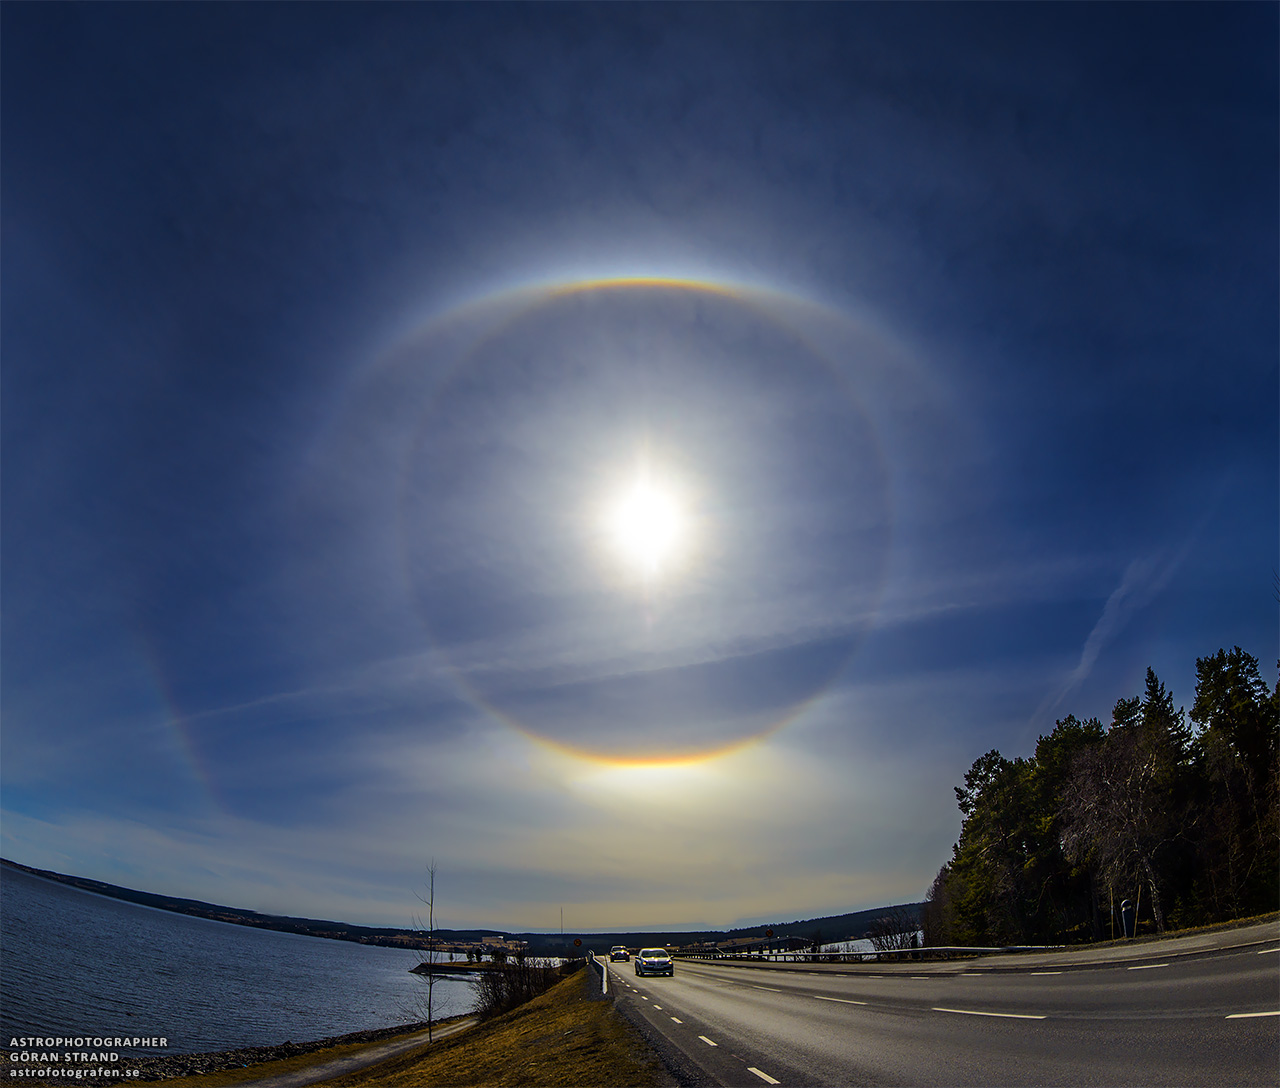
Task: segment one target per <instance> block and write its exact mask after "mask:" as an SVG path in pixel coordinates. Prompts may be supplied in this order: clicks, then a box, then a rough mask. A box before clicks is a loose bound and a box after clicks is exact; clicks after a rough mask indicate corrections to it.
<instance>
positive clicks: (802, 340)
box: [381, 275, 893, 767]
mask: <svg viewBox="0 0 1280 1088" xmlns="http://www.w3.org/2000/svg"><path fill="white" fill-rule="evenodd" d="M625 290H654V291H685V292H690V293H694V294H703V295H712V296H717V297H720V298H723V299H727V300H729V301H731V302H735V303H738V304H740V305H743V306H746V307H747V308H748V309H749V310H751V311H753V312H754V313H756V314H757V315H758V316H761V317H763V318H764V319H765V320H766V321H767V322H768V323H770V324H771V325H772V326H773V327H775V328H777V329H780V330H782V331H784V332H785V333H786V334H787V335H789V336H790V337H792V338H794V340H795V341H796V342H797V343H799V344H801V345H803V346H804V347H805V348H806V350H807V351H808V352H809V353H810V355H811V357H812V359H813V360H816V361H817V362H819V363H821V364H822V366H823V367H824V368H825V369H826V371H827V372H828V373H829V374H830V375H831V376H832V377H833V378H834V379H835V381H836V383H837V384H838V385H839V386H840V387H841V388H842V389H843V390H844V392H845V394H846V396H847V398H848V400H849V403H850V405H851V406H852V407H853V408H854V410H855V411H857V412H858V413H859V415H860V416H861V417H862V419H863V420H864V421H865V422H866V424H867V426H868V428H869V431H870V433H871V435H872V437H873V438H874V442H873V445H874V449H875V452H876V454H877V456H878V459H879V463H880V468H881V472H882V475H883V477H884V480H885V486H884V503H885V512H886V516H887V527H886V537H887V539H886V544H885V548H884V554H885V557H886V558H885V561H884V562H883V563H882V564H881V566H882V570H881V574H880V580H879V584H878V586H877V587H876V592H875V602H876V604H874V605H873V608H872V611H873V612H874V609H875V607H876V606H877V605H878V600H879V596H880V593H881V591H882V590H883V578H884V570H883V568H884V567H886V566H887V555H888V552H889V550H890V542H891V538H892V524H893V511H892V491H891V489H890V488H889V486H888V472H887V468H886V466H885V457H884V451H883V447H882V444H881V442H880V440H879V437H878V433H877V431H876V428H875V425H874V422H873V421H872V420H871V418H870V416H869V415H868V414H867V413H866V412H865V410H864V409H863V408H862V405H861V403H860V402H859V401H858V399H857V397H856V395H855V394H854V392H853V390H852V388H851V380H850V377H849V376H848V375H847V374H845V373H844V371H843V370H842V369H841V367H840V366H839V365H838V364H837V363H836V362H834V361H833V360H832V359H831V358H830V356H829V355H828V353H827V349H824V348H822V347H819V346H817V345H815V344H814V343H813V341H812V339H811V338H810V337H809V336H807V335H806V334H805V333H804V332H803V331H802V330H800V329H798V328H797V327H796V326H795V324H794V323H793V322H792V321H789V320H787V319H786V318H784V317H783V316H781V315H780V314H779V313H777V312H776V308H777V307H778V306H780V305H788V304H789V305H793V306H795V305H800V306H804V307H809V308H811V309H815V310H818V311H820V312H822V313H823V314H824V315H825V316H828V317H830V316H832V315H833V313H834V311H832V310H831V309H830V308H829V307H825V306H822V305H820V304H818V303H814V302H812V301H810V300H808V299H805V298H803V297H800V296H793V295H788V294H786V293H784V292H781V291H777V290H773V289H765V288H761V287H758V286H754V285H747V284H740V283H731V282H720V281H711V280H702V279H692V278H685V277H674V276H653V275H630V276H605V277H598V278H587V279H577V280H560V281H551V282H541V283H532V284H522V285H517V286H513V287H507V288H503V289H500V290H498V291H495V292H492V293H490V294H486V295H478V296H473V297H471V298H468V299H466V300H463V301H461V302H458V303H457V304H455V305H453V306H452V307H450V308H448V309H445V310H441V311H437V312H436V313H434V314H432V315H431V316H430V317H428V318H427V319H426V321H425V322H423V323H421V324H419V325H417V326H416V327H415V328H413V329H411V330H409V331H407V332H405V333H403V334H402V335H400V336H397V337H396V338H395V341H394V343H393V344H391V345H390V346H389V347H388V348H387V349H386V351H385V352H383V353H381V357H382V358H384V359H385V358H386V357H387V356H388V355H392V354H395V355H398V354H400V353H401V352H402V351H405V350H408V349H409V347H410V345H414V344H420V343H422V342H423V341H424V340H427V339H429V338H430V337H431V336H432V335H433V333H435V332H436V331H437V330H438V329H440V328H442V327H443V326H445V325H447V324H448V323H449V322H450V321H451V320H452V319H455V318H460V317H464V316H467V315H475V314H478V313H480V312H482V311H487V310H495V311H503V312H502V314H501V316H500V317H498V318H497V319H496V320H495V321H494V322H493V324H492V325H490V326H488V327H486V328H485V329H484V331H483V332H482V333H481V334H480V335H479V336H478V337H476V338H475V339H474V340H473V341H472V342H470V343H469V344H468V345H467V346H466V348H465V349H464V350H463V351H462V352H460V353H459V355H458V356H457V357H455V359H454V360H453V362H452V363H451V364H450V365H448V366H447V367H445V368H444V370H443V372H442V374H441V375H440V377H438V378H437V379H436V381H434V382H433V386H434V389H433V395H432V398H431V401H430V402H429V403H428V404H427V406H426V407H425V409H424V411H423V414H424V415H426V414H429V412H430V411H431V409H432V406H433V404H434V403H435V402H436V401H437V400H438V399H439V398H440V396H441V395H442V393H443V392H445V391H446V390H447V388H448V386H449V385H450V383H451V382H452V381H453V380H455V379H456V378H457V377H458V376H459V375H460V374H461V373H463V372H464V371H465V369H466V366H467V364H468V363H469V361H470V359H471V358H472V357H473V356H474V355H475V354H476V353H477V352H478V351H479V350H481V348H482V347H483V346H484V345H486V344H488V343H491V342H493V341H495V340H497V339H498V338H499V337H500V336H501V335H502V334H503V333H504V332H505V331H507V330H508V329H510V328H511V327H512V326H513V325H515V324H516V323H518V322H519V321H520V320H521V319H522V318H523V317H525V316H527V315H529V314H531V313H533V312H534V311H536V310H538V309H540V308H542V307H543V306H545V305H547V304H549V303H552V302H555V301H558V300H561V299H565V298H568V297H571V296H574V295H583V294H588V293H591V292H595V291H625ZM771 302H772V303H773V306H772V307H771V306H770V303H771ZM834 316H837V317H839V318H840V319H842V320H843V321H845V322H848V321H849V320H850V319H849V318H848V317H847V316H846V315H843V314H838V313H834ZM873 331H874V332H875V334H876V335H877V336H881V335H882V334H881V333H880V332H879V330H873ZM403 471H404V475H403V476H402V479H407V476H408V470H407V469H405V470H403ZM400 537H401V541H402V545H401V556H402V565H403V571H404V577H405V578H406V584H407V585H410V586H412V584H413V578H412V576H411V574H410V571H409V560H408V556H407V548H406V546H405V543H404V541H405V540H406V538H407V534H406V533H405V532H404V530H403V526H402V530H401V533H400ZM420 619H421V621H422V623H423V628H424V631H425V634H426V636H427V638H428V640H429V642H430V643H431V645H432V648H433V650H434V651H435V652H436V654H437V656H438V658H439V659H440V660H441V661H442V662H443V663H444V664H445V667H446V668H447V669H448V671H449V673H450V675H451V676H452V678H453V681H454V683H455V685H456V686H457V688H458V690H459V692H460V694H461V695H462V697H463V698H464V699H465V700H466V701H467V702H468V703H470V704H471V705H473V706H475V707H476V708H477V709H479V710H481V711H482V712H483V713H485V714H486V715H487V716H489V717H491V718H492V719H493V720H495V721H497V722H499V723H501V724H502V725H504V726H506V727H507V728H510V729H512V730H514V731H515V732H517V733H518V734H520V735H522V736H524V737H526V738H528V739H529V740H531V741H533V742H534V743H536V744H537V745H539V746H541V747H544V748H546V749H548V750H550V751H553V752H556V753H558V754H560V755H562V756H569V757H572V758H575V759H580V760H587V761H590V762H593V763H597V764H605V765H609V766H619V767H644V766H675V765H683V764H694V763H701V762H705V761H707V760H711V759H716V758H719V757H722V756H727V755H730V754H732V753H735V752H739V751H742V750H744V749H746V748H748V747H750V746H752V745H755V744H757V743H759V742H760V741H763V740H765V739H767V738H769V737H771V736H774V735H775V734H776V733H778V732H779V731H780V730H782V729H783V728H785V727H786V726H788V725H790V724H791V723H793V722H794V721H796V720H797V719H798V718H799V717H800V716H801V715H803V714H804V713H805V711H807V710H808V709H809V708H810V707H811V706H813V705H814V704H815V703H816V702H817V701H818V700H820V699H821V698H822V697H823V696H824V695H825V694H826V692H827V691H828V690H829V689H830V687H831V685H832V684H833V683H834V682H835V681H836V680H838V679H839V677H840V676H841V675H842V674H843V672H844V671H845V669H846V668H847V666H848V663H849V661H850V660H851V659H852V657H853V655H854V654H855V653H856V651H857V649H858V646H859V645H860V643H861V637H851V638H850V639H849V642H850V646H849V648H848V650H847V652H846V653H844V654H843V655H842V657H841V659H840V661H839V664H838V666H836V667H835V668H833V669H831V670H830V674H829V675H828V676H827V678H826V679H825V681H823V682H822V683H821V684H819V685H818V686H817V688H816V689H813V690H811V691H810V692H809V694H808V695H806V696H805V697H804V698H802V699H799V700H797V701H793V702H792V703H791V704H790V705H789V706H788V707H787V709H786V711H785V713H782V714H780V715H779V716H777V717H776V718H775V719H773V720H772V721H771V722H769V724H767V725H766V726H765V727H764V728H763V729H756V730H754V731H752V732H750V733H747V734H745V735H739V736H735V737H733V738H732V739H731V740H729V741H727V742H722V743H714V744H707V745H702V746H693V747H691V748H689V749H685V750H681V751H678V752H671V753H670V754H663V755H653V754H647V753H646V754H620V753H618V752H616V751H611V750H603V749H599V748H592V747H590V746H589V745H584V744H579V743H570V742H568V741H565V740H560V739H557V738H555V737H551V736H548V735H547V734H545V733H543V732H540V731H538V730H537V729H534V728H533V727H531V726H530V725H528V723H526V722H523V721H522V720H520V719H519V718H518V717H517V716H515V715H514V714H512V713H510V712H508V711H506V710H504V709H503V708H502V707H500V706H498V705H497V704H496V703H495V702H494V701H493V699H492V698H490V697H489V696H488V695H487V694H486V693H485V692H484V691H482V690H481V689H480V688H479V687H478V686H477V685H476V684H475V683H473V682H472V681H471V680H469V679H468V678H467V676H466V675H465V674H464V673H463V672H462V670H460V669H459V668H457V667H455V666H454V664H453V663H451V662H450V661H449V655H448V652H447V650H446V649H445V648H444V647H443V645H442V644H441V642H440V640H439V639H438V637H437V636H436V634H435V632H434V630H433V625H432V623H431V621H430V619H429V618H428V617H427V616H421V615H420Z"/></svg>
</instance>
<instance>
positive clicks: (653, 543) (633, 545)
mask: <svg viewBox="0 0 1280 1088" xmlns="http://www.w3.org/2000/svg"><path fill="white" fill-rule="evenodd" d="M605 522H606V529H607V531H608V535H609V538H610V540H611V542H612V543H613V546H614V548H615V550H616V551H617V552H618V554H619V555H620V556H621V557H622V558H623V559H624V560H625V561H626V562H627V564H628V566H630V567H631V568H632V569H633V570H635V571H637V572H638V573H640V574H641V575H643V576H644V577H645V578H646V579H652V578H655V577H656V576H658V575H659V574H660V573H662V572H663V570H664V569H666V568H668V567H670V566H671V564H672V563H673V562H674V561H675V560H676V559H677V558H678V557H679V555H680V552H681V551H682V549H683V548H684V547H685V545H686V543H687V536H688V518H687V515H686V513H685V511H684V509H683V504H682V503H681V500H680V496H679V493H678V492H677V491H676V489H675V488H673V487H672V486H671V485H669V484H665V483H663V482H662V481H661V480H657V479H654V478H653V476H652V475H651V474H650V473H649V472H647V471H641V472H640V473H638V474H637V476H636V477H635V478H634V479H633V480H632V481H631V483H630V484H629V485H627V486H626V488H625V489H624V490H623V492H622V493H621V494H620V495H619V496H618V497H617V498H616V499H615V500H614V501H613V502H612V503H611V504H610V505H609V507H608V509H607V513H606V516H605Z"/></svg>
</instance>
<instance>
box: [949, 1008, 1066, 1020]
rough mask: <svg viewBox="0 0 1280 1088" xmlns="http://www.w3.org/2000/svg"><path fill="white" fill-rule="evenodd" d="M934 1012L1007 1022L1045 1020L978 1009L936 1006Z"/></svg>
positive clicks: (1028, 1015) (1033, 1016)
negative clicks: (990, 1018)
mask: <svg viewBox="0 0 1280 1088" xmlns="http://www.w3.org/2000/svg"><path fill="white" fill-rule="evenodd" d="M933 1011H934V1012H954V1013H956V1014H957V1015H959V1016H1000V1017H1003V1018H1004V1019H1006V1020H1043V1019H1044V1017H1043V1016H1036V1015H1033V1014H1032V1013H1027V1012H981V1011H980V1010H978V1009H940V1008H938V1007H937V1006H936V1005H935V1006H934V1008H933Z"/></svg>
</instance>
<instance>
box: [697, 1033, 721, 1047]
mask: <svg viewBox="0 0 1280 1088" xmlns="http://www.w3.org/2000/svg"><path fill="white" fill-rule="evenodd" d="M698 1038H699V1039H701V1040H702V1041H703V1042H704V1043H706V1044H707V1046H719V1045H720V1044H719V1043H717V1042H716V1041H715V1040H714V1039H708V1038H707V1037H706V1036H705V1035H699V1036H698Z"/></svg>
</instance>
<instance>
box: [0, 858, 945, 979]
mask: <svg viewBox="0 0 1280 1088" xmlns="http://www.w3.org/2000/svg"><path fill="white" fill-rule="evenodd" d="M0 865H5V866H9V867H11V868H14V869H21V870H22V871H23V872H25V873H31V874H32V875H34V876H38V877H43V878H44V879H46V880H56V881H58V882H59V883H61V884H69V885H71V886H72V887H75V888H80V889H82V890H84V891H88V892H95V893H96V894H98V895H105V896H108V897H109V898H111V899H122V900H124V901H125V902H128V903H138V904H140V905H142V906H144V907H154V908H156V909H157V910H168V911H173V912H175V913H177V914H189V915H192V916H194V917H197V918H209V919H212V920H214V921H218V922H229V923H231V924H233V925H241V926H254V927H256V928H259V929H273V930H279V931H280V932H283V933H301V934H303V935H305V936H309V937H324V938H328V939H331V940H340V941H355V942H357V943H360V944H376V945H389V946H392V947H402V948H404V947H409V948H413V947H419V946H420V945H421V942H422V940H423V936H422V933H421V931H420V930H416V929H395V928H392V927H377V926H356V925H351V924H350V923H348V922H332V921H325V920H323V919H318V918H294V917H291V916H289V915H281V914H260V913H259V912H258V911H253V910H243V909H240V908H238V907H224V906H219V905H218V904H216V903H206V902H204V901H202V900H199V899H179V898H177V897H175V896H171V895H158V894H156V893H155V892H143V891H137V890H136V889H134V888H122V887H120V886H119V885H117V884H108V883H106V882H105V881H101V880H90V879H89V878H88V877H82V876H69V875H67V874H66V873H55V872H52V871H50V870H48V869H34V868H32V867H31V866H30V865H22V864H20V863H18V862H16V861H9V860H8V859H7V858H0ZM921 906H923V904H921V903H904V904H899V905H897V906H889V907H877V908H875V909H874V910H860V911H854V912H853V913H852V914H836V915H831V916H829V917H826V918H809V919H805V920H803V921H794V922H774V923H766V924H764V925H756V926H743V927H738V928H736V929H729V930H697V931H674V930H673V931H671V932H643V933H625V932H614V933H565V934H559V933H515V932H512V931H511V930H497V929H438V930H436V939H437V940H441V941H448V942H454V941H457V942H465V941H480V940H482V939H483V938H485V937H496V936H506V937H510V938H513V939H515V940H521V941H525V942H526V943H527V944H528V946H529V951H530V952H531V953H533V954H534V955H550V956H557V955H566V956H567V955H573V954H574V952H580V951H582V950H584V949H594V950H596V951H604V950H606V949H608V948H609V946H611V945H615V944H625V945H628V946H632V947H636V946H641V945H655V944H663V945H665V944H670V945H677V946H678V945H686V944H697V943H702V942H706V941H724V940H730V939H732V938H735V937H764V936H765V935H766V933H767V931H768V930H770V929H772V930H773V935H774V937H775V938H781V937H788V936H791V937H802V938H804V939H806V940H810V939H812V938H813V937H814V935H815V934H817V933H821V935H822V940H823V941H824V942H828V943H830V942H833V941H843V940H848V939H850V938H854V939H856V938H860V937H864V936H866V931H867V927H869V926H870V925H871V924H872V923H874V922H875V921H876V919H878V918H881V917H883V916H884V915H886V914H888V913H889V912H891V911H893V912H912V915H911V916H914V917H915V918H917V919H918V918H919V911H920V907H921ZM575 940H577V941H581V942H582V943H581V944H580V945H575V944H574V941H575Z"/></svg>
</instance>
